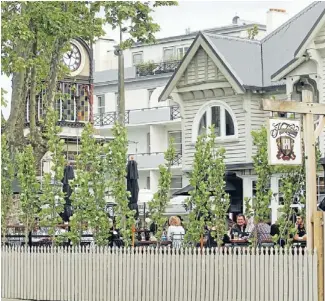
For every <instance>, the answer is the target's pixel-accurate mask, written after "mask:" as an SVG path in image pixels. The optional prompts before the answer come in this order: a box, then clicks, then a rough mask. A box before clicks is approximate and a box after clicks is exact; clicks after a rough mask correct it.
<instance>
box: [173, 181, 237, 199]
mask: <svg viewBox="0 0 325 301" xmlns="http://www.w3.org/2000/svg"><path fill="white" fill-rule="evenodd" d="M193 189H194V188H193V187H192V186H191V185H187V186H185V187H184V188H182V189H180V190H177V191H176V192H175V193H174V194H173V195H175V196H176V195H189V192H190V191H192V190H193ZM225 191H226V192H231V191H236V187H235V185H234V184H232V183H231V182H229V181H226V187H225Z"/></svg>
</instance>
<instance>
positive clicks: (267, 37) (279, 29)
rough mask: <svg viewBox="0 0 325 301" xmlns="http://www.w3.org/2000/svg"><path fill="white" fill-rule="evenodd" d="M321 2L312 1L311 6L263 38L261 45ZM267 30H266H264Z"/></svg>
mask: <svg viewBox="0 0 325 301" xmlns="http://www.w3.org/2000/svg"><path fill="white" fill-rule="evenodd" d="M321 2H322V1H314V2H312V3H311V4H309V5H308V6H306V7H305V8H304V9H303V10H301V11H300V12H298V13H297V14H295V15H294V16H293V17H291V18H290V19H289V20H288V21H286V22H284V23H283V24H282V25H281V26H279V27H278V28H277V29H275V30H273V31H272V32H270V33H269V34H268V35H267V36H266V37H264V38H263V39H262V40H261V43H262V44H263V43H264V42H265V41H267V40H269V39H270V38H271V37H273V36H274V35H276V34H278V33H279V32H280V31H281V30H283V29H284V28H285V27H287V26H288V25H289V24H290V23H292V22H293V21H295V20H297V19H298V18H300V17H301V16H302V15H303V14H305V13H306V12H307V11H309V10H310V9H312V8H313V7H314V6H315V5H318V4H319V3H321ZM266 30H267V29H266Z"/></svg>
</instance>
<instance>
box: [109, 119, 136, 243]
mask: <svg viewBox="0 0 325 301" xmlns="http://www.w3.org/2000/svg"><path fill="white" fill-rule="evenodd" d="M112 132H113V137H114V140H113V141H112V142H111V143H110V163H109V169H110V180H109V182H110V184H109V188H110V193H111V195H112V197H113V198H114V201H115V202H116V204H117V206H116V209H115V213H116V227H117V228H118V229H119V230H120V232H121V234H122V236H123V240H124V243H125V245H126V246H129V245H130V244H131V236H132V227H133V226H134V224H135V219H134V214H135V212H134V211H133V210H131V209H130V208H129V200H128V197H129V192H128V191H127V186H126V168H125V166H126V158H127V146H128V140H127V133H126V128H125V127H123V126H122V125H120V124H119V123H116V124H115V125H114V127H113V129H112Z"/></svg>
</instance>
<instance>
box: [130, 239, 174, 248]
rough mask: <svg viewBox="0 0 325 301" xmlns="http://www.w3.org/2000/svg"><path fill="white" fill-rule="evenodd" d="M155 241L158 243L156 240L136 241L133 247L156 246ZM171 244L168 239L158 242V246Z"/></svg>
mask: <svg viewBox="0 0 325 301" xmlns="http://www.w3.org/2000/svg"><path fill="white" fill-rule="evenodd" d="M157 243H158V242H157V241H150V240H143V241H136V242H135V247H146V246H147V247H148V246H156V245H157ZM171 244H172V242H171V241H168V240H167V241H166V240H165V241H162V242H160V246H163V247H166V246H169V245H171Z"/></svg>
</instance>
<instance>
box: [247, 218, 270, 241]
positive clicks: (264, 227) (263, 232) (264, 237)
mask: <svg viewBox="0 0 325 301" xmlns="http://www.w3.org/2000/svg"><path fill="white" fill-rule="evenodd" d="M253 237H257V243H258V244H261V243H262V242H265V241H272V236H271V226H270V225H269V224H267V223H266V222H264V221H260V222H258V224H257V225H256V226H255V227H254V229H253V231H252V232H251V233H250V234H249V237H248V238H253Z"/></svg>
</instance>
